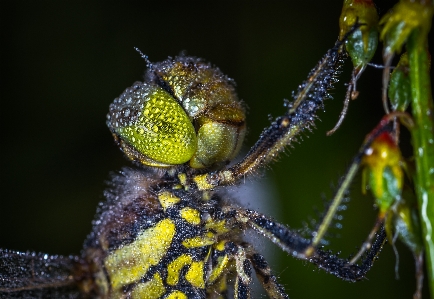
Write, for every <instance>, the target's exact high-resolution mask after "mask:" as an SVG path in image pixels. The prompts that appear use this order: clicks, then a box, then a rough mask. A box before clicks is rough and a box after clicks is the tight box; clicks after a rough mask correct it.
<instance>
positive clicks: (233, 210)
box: [0, 37, 385, 299]
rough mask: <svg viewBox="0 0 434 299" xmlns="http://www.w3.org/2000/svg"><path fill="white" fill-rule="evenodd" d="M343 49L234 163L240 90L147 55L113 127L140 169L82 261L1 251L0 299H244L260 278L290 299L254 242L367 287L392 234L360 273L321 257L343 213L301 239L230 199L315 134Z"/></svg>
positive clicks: (118, 191)
mask: <svg viewBox="0 0 434 299" xmlns="http://www.w3.org/2000/svg"><path fill="white" fill-rule="evenodd" d="M344 40H345V37H344V39H341V40H339V41H338V42H337V43H336V44H335V45H334V47H333V48H331V49H330V50H329V51H327V53H326V54H325V55H324V57H323V58H322V59H321V60H320V62H319V63H318V64H317V65H316V66H315V68H313V69H312V71H311V72H310V73H309V75H308V78H307V79H306V81H304V82H303V83H302V84H301V85H300V86H299V88H298V90H297V91H296V92H295V93H294V95H293V101H285V102H284V111H283V114H282V115H281V116H278V117H276V118H275V119H274V120H273V121H272V123H271V125H270V126H269V127H267V128H265V129H264V130H263V132H262V134H261V135H260V136H259V138H258V140H257V142H256V143H255V144H254V146H253V147H252V148H251V149H250V150H249V151H248V153H247V154H246V155H245V156H244V157H243V158H242V159H241V160H240V161H239V162H236V163H234V162H233V160H234V159H235V157H236V156H237V155H238V153H239V151H240V148H241V145H242V143H243V139H244V136H245V133H246V113H245V107H244V104H243V103H242V102H241V101H240V100H239V99H238V97H237V95H236V92H235V84H234V81H233V80H232V79H231V78H229V77H227V76H226V75H224V74H223V73H222V72H221V71H220V70H219V69H218V68H217V67H215V66H213V65H212V64H210V63H207V62H205V61H204V60H202V59H200V58H196V57H189V56H185V55H181V56H178V57H174V58H169V59H167V60H165V61H162V62H159V63H151V62H150V61H149V60H148V58H147V57H146V56H145V55H143V54H142V56H143V58H145V60H146V62H147V71H146V74H145V80H144V81H143V82H135V83H134V84H133V85H132V86H131V87H129V88H127V89H126V90H125V91H124V92H123V93H122V94H121V95H120V96H119V97H118V98H116V99H115V100H114V102H113V103H112V104H111V105H110V107H109V113H108V115H107V125H108V127H109V129H110V131H111V133H112V135H113V137H114V140H115V142H116V144H117V145H118V146H119V148H120V149H121V151H122V152H123V153H124V154H125V155H126V156H127V157H128V158H129V159H130V160H131V161H132V162H133V164H134V167H130V168H124V169H123V170H122V171H121V172H120V173H119V174H117V175H114V176H113V178H112V180H111V182H110V183H109V184H110V187H109V189H108V190H107V191H106V193H105V195H106V201H105V202H103V203H102V204H101V205H100V206H99V208H98V212H97V215H96V216H95V220H94V222H93V229H92V231H91V233H90V234H89V236H88V238H87V240H86V241H85V245H84V248H83V251H82V254H81V255H80V256H57V255H48V254H43V253H23V252H16V251H11V250H6V249H2V250H1V251H0V283H1V284H0V295H2V296H3V297H6V298H149V299H152V298H172V299H174V298H227V297H228V296H233V297H234V298H240V299H244V298H250V296H251V295H250V292H251V281H252V275H253V273H255V274H256V276H257V277H258V279H259V282H260V284H261V285H262V287H263V289H264V290H265V292H266V293H267V295H268V296H269V297H270V298H288V295H287V293H286V291H285V289H284V287H283V285H281V284H280V283H279V281H278V279H277V277H276V276H275V274H273V272H272V270H271V268H270V266H269V264H268V263H267V261H266V260H265V258H264V257H263V256H262V255H261V254H260V253H259V252H257V250H256V249H255V246H254V244H250V243H248V242H246V241H245V240H243V233H244V232H245V231H247V230H252V231H254V232H255V233H257V234H258V235H260V236H262V237H264V238H266V239H269V240H270V241H271V242H273V243H274V244H275V245H276V246H278V247H279V248H280V249H281V250H283V251H285V252H287V253H289V254H290V255H292V256H293V257H295V258H297V259H301V260H305V261H307V262H309V263H312V264H313V265H315V266H316V267H318V268H320V269H322V270H324V271H326V272H328V273H330V274H332V275H335V276H337V277H339V278H341V279H343V280H348V281H358V280H361V279H363V278H364V277H365V274H366V273H367V271H369V269H370V268H371V266H372V265H373V263H374V261H375V259H376V258H377V256H378V254H379V252H380V251H381V249H382V246H383V244H384V242H385V232H384V230H383V229H380V230H379V231H378V233H377V234H376V237H375V238H374V240H373V242H372V244H371V246H370V248H369V249H367V250H366V251H367V252H366V254H365V255H364V256H363V259H362V261H361V262H359V263H352V262H350V261H349V260H348V259H345V258H341V257H340V256H339V255H336V254H333V253H332V252H330V251H327V250H324V249H322V248H320V247H321V246H322V244H323V242H322V241H323V237H324V236H325V232H326V231H327V229H328V227H329V226H330V220H331V219H332V218H333V217H334V215H335V214H336V211H335V210H333V211H331V212H328V213H327V212H326V213H325V215H326V216H327V217H328V218H327V217H325V218H327V219H325V222H321V221H319V223H320V224H319V225H318V226H317V227H316V228H315V230H312V231H310V232H309V233H307V234H302V233H299V232H298V230H293V229H290V228H288V227H287V226H286V225H284V224H281V223H278V222H276V221H275V220H273V219H272V218H270V217H268V216H266V215H264V214H262V213H260V212H258V211H254V210H251V209H247V208H245V207H242V206H239V205H238V204H236V203H235V202H233V200H232V198H231V195H230V192H228V191H227V188H228V187H229V186H232V185H235V184H239V183H240V182H242V181H243V180H244V179H245V178H246V177H249V176H254V175H255V174H256V173H257V172H258V171H260V170H261V169H263V168H264V167H267V166H268V165H269V164H270V163H272V162H273V161H274V160H276V158H277V157H278V156H279V154H280V153H281V152H283V151H284V150H285V148H286V147H287V146H288V145H290V144H292V143H293V142H294V140H295V139H296V138H297V136H299V135H300V134H301V133H303V132H306V131H309V130H310V129H311V128H312V126H313V125H314V121H315V119H316V118H317V116H316V113H317V111H318V110H320V109H322V108H323V105H324V104H323V103H324V101H325V100H327V99H328V98H330V95H329V90H330V88H331V87H332V86H333V84H334V83H335V82H336V81H337V76H338V75H339V73H340V66H341V65H342V63H343V60H344V58H345V54H344V52H343V47H342V45H343V41H344ZM371 142H372V141H367V142H366V143H365V144H364V147H366V146H369V145H370V143H371ZM363 152H364V150H363V149H362V150H361V151H360V154H359V155H363ZM358 159H360V157H359V158H358ZM342 188H344V189H346V188H347V186H343V187H342ZM338 190H340V189H339V188H338ZM341 191H342V190H341ZM334 208H336V207H334ZM330 215H331V216H330Z"/></svg>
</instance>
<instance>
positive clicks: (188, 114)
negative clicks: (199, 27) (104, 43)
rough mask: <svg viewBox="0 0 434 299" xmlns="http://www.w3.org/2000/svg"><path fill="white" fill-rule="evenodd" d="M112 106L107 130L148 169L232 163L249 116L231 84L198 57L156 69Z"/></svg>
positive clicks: (154, 66) (178, 59) (149, 72)
mask: <svg viewBox="0 0 434 299" xmlns="http://www.w3.org/2000/svg"><path fill="white" fill-rule="evenodd" d="M145 78H146V79H145V82H144V83H142V82H136V83H135V84H134V85H133V86H132V87H130V88H127V89H126V90H125V91H124V93H122V94H121V95H120V96H119V97H118V98H116V99H115V100H114V102H113V103H112V104H111V105H110V112H109V114H108V116H107V118H108V120H107V125H108V126H109V128H110V129H111V131H112V133H113V135H114V137H115V140H116V141H117V142H118V144H119V145H120V147H121V148H122V150H123V151H124V152H125V154H126V155H127V156H128V157H129V158H130V159H132V160H135V161H138V162H140V163H142V164H144V165H148V166H156V167H171V166H174V165H179V164H184V163H187V162H189V165H190V166H191V167H192V168H205V167H211V166H216V165H219V164H222V163H226V162H228V161H230V160H232V159H233V158H234V157H235V155H236V154H237V153H238V151H239V149H240V147H241V145H242V142H243V139H244V135H245V113H244V108H243V107H242V105H241V103H240V102H239V100H238V98H237V96H236V94H235V92H234V88H233V83H232V81H231V80H230V79H228V78H227V77H226V76H224V75H223V74H222V73H221V72H220V70H218V69H217V68H214V67H212V66H210V65H209V64H207V63H204V62H202V61H201V60H199V59H197V58H192V57H186V56H180V57H176V58H174V59H168V60H165V61H163V62H161V63H157V64H153V65H152V67H151V68H150V69H149V70H148V71H147V73H146V75H145Z"/></svg>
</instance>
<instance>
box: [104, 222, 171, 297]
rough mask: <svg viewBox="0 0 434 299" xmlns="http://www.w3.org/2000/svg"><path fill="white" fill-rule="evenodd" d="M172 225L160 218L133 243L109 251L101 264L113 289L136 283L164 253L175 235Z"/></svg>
mask: <svg viewBox="0 0 434 299" xmlns="http://www.w3.org/2000/svg"><path fill="white" fill-rule="evenodd" d="M175 231H176V229H175V223H174V222H173V221H172V220H170V219H163V220H161V221H160V222H158V223H157V224H156V225H155V226H154V227H151V228H148V229H146V230H145V231H144V232H142V233H141V234H140V235H138V236H137V238H136V239H135V240H134V242H133V243H131V244H128V245H125V246H123V247H121V248H119V249H117V250H115V251H114V252H112V253H111V254H110V255H109V256H108V257H107V258H106V260H105V261H104V265H105V268H106V269H107V273H108V275H109V276H110V281H111V285H112V288H113V289H115V290H116V289H119V288H121V287H123V286H125V285H127V284H130V283H132V282H134V281H137V280H139V279H140V278H142V277H143V275H145V274H146V272H147V271H148V270H149V268H150V267H151V266H155V265H157V264H158V263H159V262H160V261H161V259H162V258H163V256H164V255H165V254H166V252H167V250H168V249H169V246H170V244H171V242H172V239H173V236H174V235H175Z"/></svg>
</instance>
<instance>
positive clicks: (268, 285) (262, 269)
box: [243, 244, 289, 299]
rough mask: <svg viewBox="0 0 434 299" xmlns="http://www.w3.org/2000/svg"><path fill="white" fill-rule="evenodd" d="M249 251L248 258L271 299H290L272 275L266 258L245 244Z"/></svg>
mask: <svg viewBox="0 0 434 299" xmlns="http://www.w3.org/2000/svg"><path fill="white" fill-rule="evenodd" d="M243 246H244V247H245V248H246V251H247V257H248V258H249V260H250V262H251V263H252V266H253V269H254V270H255V273H256V276H257V277H258V279H259V281H260V283H261V284H262V287H263V288H264V290H265V291H266V292H267V295H268V297H270V298H271V299H288V298H289V297H288V295H287V294H286V293H285V289H284V288H283V286H282V285H281V284H279V283H278V282H277V278H276V276H274V275H273V274H272V273H271V269H270V267H269V266H268V263H267V261H266V260H265V258H264V256H262V255H261V254H259V253H258V252H256V251H255V250H254V249H253V247H252V246H251V245H250V244H243Z"/></svg>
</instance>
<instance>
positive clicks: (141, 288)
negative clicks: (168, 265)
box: [131, 273, 166, 299]
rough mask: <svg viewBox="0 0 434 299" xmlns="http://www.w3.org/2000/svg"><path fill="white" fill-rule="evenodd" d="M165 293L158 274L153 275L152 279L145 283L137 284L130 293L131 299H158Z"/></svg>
mask: <svg viewBox="0 0 434 299" xmlns="http://www.w3.org/2000/svg"><path fill="white" fill-rule="evenodd" d="M165 292H166V288H165V287H164V283H163V280H162V279H161V276H160V274H158V273H155V274H154V277H153V278H152V279H151V280H150V281H147V282H144V283H139V284H137V285H136V286H135V287H134V289H133V291H132V292H131V298H132V299H158V298H160V297H161V296H162V295H163V294H164V293H165Z"/></svg>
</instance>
